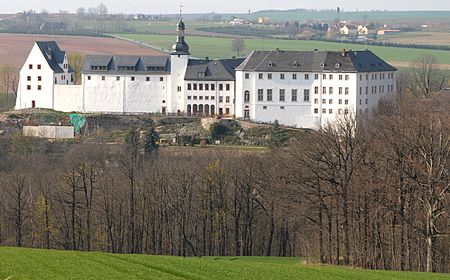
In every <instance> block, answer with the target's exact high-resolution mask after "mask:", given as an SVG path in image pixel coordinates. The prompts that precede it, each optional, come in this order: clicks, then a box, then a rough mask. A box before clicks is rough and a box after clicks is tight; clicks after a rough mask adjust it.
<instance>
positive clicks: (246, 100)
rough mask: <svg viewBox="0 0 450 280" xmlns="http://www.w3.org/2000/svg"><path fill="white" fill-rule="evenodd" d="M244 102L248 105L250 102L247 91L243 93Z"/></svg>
mask: <svg viewBox="0 0 450 280" xmlns="http://www.w3.org/2000/svg"><path fill="white" fill-rule="evenodd" d="M244 102H245V103H249V102H250V92H249V91H248V90H246V91H245V92H244Z"/></svg>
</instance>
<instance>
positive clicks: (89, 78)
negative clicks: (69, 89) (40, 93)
mask: <svg viewBox="0 0 450 280" xmlns="http://www.w3.org/2000/svg"><path fill="white" fill-rule="evenodd" d="M55 80H56V79H55ZM90 80H91V76H88V81H90Z"/></svg>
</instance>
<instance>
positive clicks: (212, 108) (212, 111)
mask: <svg viewBox="0 0 450 280" xmlns="http://www.w3.org/2000/svg"><path fill="white" fill-rule="evenodd" d="M215 114H216V107H215V106H214V105H211V115H212V116H214V115H215Z"/></svg>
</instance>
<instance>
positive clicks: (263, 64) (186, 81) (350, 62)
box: [16, 20, 396, 129]
mask: <svg viewBox="0 0 450 280" xmlns="http://www.w3.org/2000/svg"><path fill="white" fill-rule="evenodd" d="M177 32H178V36H177V41H176V42H175V44H174V45H173V47H172V49H171V52H170V55H168V56H133V55H128V56H104V55H103V56H102V55H90V56H87V57H86V60H85V64H84V66H83V69H82V83H81V85H73V78H74V76H73V75H74V73H73V70H72V69H71V68H70V66H69V65H68V62H67V56H66V54H65V52H63V51H61V50H60V49H59V47H58V46H57V44H56V43H55V42H36V44H35V45H34V47H33V49H32V50H31V52H30V55H29V56H28V58H27V60H26V62H25V65H24V66H23V67H22V70H21V72H20V83H19V91H18V97H17V102H16V109H24V108H33V107H36V108H48V109H53V110H58V111H64V112H81V113H104V114H142V113H161V114H186V115H219V116H224V117H227V116H228V117H237V118H242V119H248V120H251V121H256V122H267V123H270V122H274V121H276V120H277V121H279V122H280V123H281V124H284V125H288V126H295V127H303V128H313V129H317V128H319V127H321V126H323V125H325V124H326V123H327V122H332V121H335V120H336V119H337V118H339V116H340V115H345V114H352V113H355V114H366V113H367V114H369V113H371V112H372V111H373V110H374V109H375V108H376V107H377V106H378V102H379V101H380V100H381V99H382V98H386V97H390V96H393V95H394V93H395V77H394V72H395V71H396V69H395V68H394V67H392V66H390V65H389V64H387V63H386V62H384V61H383V60H382V59H380V58H379V57H377V56H376V55H375V54H373V53H372V52H370V51H367V50H366V51H346V50H343V51H336V52H330V51H317V50H316V51H303V52H299V51H283V50H274V51H253V52H252V53H251V54H250V55H248V56H247V57H246V58H238V59H234V58H233V59H220V60H210V59H208V58H206V59H195V58H192V57H191V54H190V52H189V46H188V44H187V43H186V41H185V24H184V23H183V21H182V20H180V22H179V23H178V25H177Z"/></svg>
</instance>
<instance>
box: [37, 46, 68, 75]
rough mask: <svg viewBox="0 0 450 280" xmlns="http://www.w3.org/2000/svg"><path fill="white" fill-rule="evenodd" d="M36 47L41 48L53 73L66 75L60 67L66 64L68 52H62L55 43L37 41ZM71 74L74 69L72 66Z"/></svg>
mask: <svg viewBox="0 0 450 280" xmlns="http://www.w3.org/2000/svg"><path fill="white" fill-rule="evenodd" d="M36 45H37V46H38V47H39V49H40V51H41V52H42V55H43V56H44V57H45V59H46V60H47V63H48V65H49V66H50V68H51V69H52V70H53V72H55V73H64V70H63V69H62V68H61V67H60V66H59V64H63V63H64V57H65V56H66V52H65V51H62V50H61V49H60V48H59V46H58V44H57V43H56V42H55V41H46V42H44V41H37V42H36ZM69 72H73V69H72V68H71V67H70V66H69Z"/></svg>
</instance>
